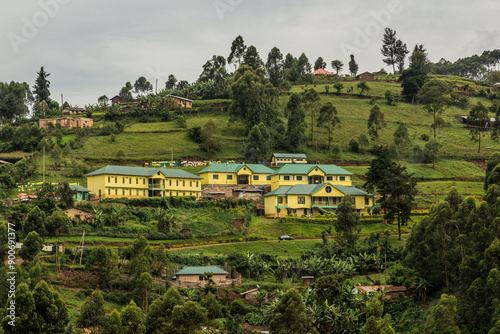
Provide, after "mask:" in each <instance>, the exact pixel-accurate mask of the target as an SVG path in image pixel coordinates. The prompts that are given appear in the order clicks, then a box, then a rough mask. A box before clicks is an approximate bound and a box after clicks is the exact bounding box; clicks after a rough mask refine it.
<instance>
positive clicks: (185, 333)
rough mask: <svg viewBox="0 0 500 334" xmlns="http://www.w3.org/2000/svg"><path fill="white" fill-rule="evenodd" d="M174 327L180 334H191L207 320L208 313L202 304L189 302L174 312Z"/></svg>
mask: <svg viewBox="0 0 500 334" xmlns="http://www.w3.org/2000/svg"><path fill="white" fill-rule="evenodd" d="M171 319H172V327H171V328H175V329H176V330H177V332H176V333H179V334H191V333H194V330H195V329H197V328H199V327H200V326H201V325H202V324H203V323H204V322H205V321H206V320H207V311H206V310H205V309H204V308H203V307H201V306H200V304H198V303H195V302H192V301H189V302H187V303H185V304H184V305H177V306H175V307H174V308H173V310H172V318H171Z"/></svg>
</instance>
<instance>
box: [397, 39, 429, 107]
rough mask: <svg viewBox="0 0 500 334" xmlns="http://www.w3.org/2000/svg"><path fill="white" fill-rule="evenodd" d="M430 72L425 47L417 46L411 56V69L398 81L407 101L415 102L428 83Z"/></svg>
mask: <svg viewBox="0 0 500 334" xmlns="http://www.w3.org/2000/svg"><path fill="white" fill-rule="evenodd" d="M428 72H429V60H428V58H427V53H426V52H425V49H424V47H423V45H420V46H419V45H415V49H414V50H413V53H412V55H411V56H410V67H409V68H408V69H406V70H404V71H403V72H402V73H401V76H400V77H399V79H398V81H400V82H401V86H402V87H403V96H405V97H406V99H407V100H410V101H411V102H412V103H414V102H415V97H416V96H417V94H418V93H419V91H420V89H421V88H422V86H423V85H424V84H425V82H426V81H427V73H428Z"/></svg>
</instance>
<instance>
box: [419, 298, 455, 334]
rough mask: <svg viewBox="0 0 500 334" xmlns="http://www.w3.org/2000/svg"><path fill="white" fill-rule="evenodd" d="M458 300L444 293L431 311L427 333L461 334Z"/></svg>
mask: <svg viewBox="0 0 500 334" xmlns="http://www.w3.org/2000/svg"><path fill="white" fill-rule="evenodd" d="M457 320H458V319H457V298H456V297H455V296H452V295H447V294H445V293H443V294H442V295H441V298H440V299H439V303H438V304H437V305H436V306H434V307H433V308H432V310H431V311H430V318H429V321H428V322H427V328H426V329H427V331H426V333H436V334H437V333H439V334H460V329H459V328H458V326H457V324H456V321H457Z"/></svg>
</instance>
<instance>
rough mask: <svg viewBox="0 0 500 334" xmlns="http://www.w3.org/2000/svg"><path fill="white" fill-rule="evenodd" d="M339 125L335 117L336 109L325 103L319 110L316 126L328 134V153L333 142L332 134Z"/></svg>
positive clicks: (329, 103) (338, 120)
mask: <svg viewBox="0 0 500 334" xmlns="http://www.w3.org/2000/svg"><path fill="white" fill-rule="evenodd" d="M339 123H340V119H339V118H338V117H337V108H335V107H334V106H333V104H332V103H331V102H327V103H325V104H324V105H323V106H322V107H321V109H320V110H319V117H318V126H319V127H322V128H326V130H327V132H328V151H330V146H331V143H332V140H333V137H332V132H333V130H334V129H335V127H337V125H338V124H339Z"/></svg>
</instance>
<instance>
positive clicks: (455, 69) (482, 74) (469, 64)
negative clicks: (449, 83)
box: [430, 49, 500, 83]
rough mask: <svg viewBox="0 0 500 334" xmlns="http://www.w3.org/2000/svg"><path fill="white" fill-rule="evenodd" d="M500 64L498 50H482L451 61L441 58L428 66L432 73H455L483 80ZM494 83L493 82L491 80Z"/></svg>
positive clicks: (499, 51)
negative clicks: (477, 53) (476, 53)
mask: <svg viewBox="0 0 500 334" xmlns="http://www.w3.org/2000/svg"><path fill="white" fill-rule="evenodd" d="M499 64H500V50H499V49H495V50H492V51H484V52H483V53H482V54H481V55H480V56H478V55H473V56H470V57H465V58H460V59H458V60H457V61H455V62H451V61H449V60H446V59H444V58H441V60H440V61H438V62H437V63H433V64H431V66H430V71H431V73H433V74H442V75H456V76H459V77H464V78H469V79H474V80H483V81H486V80H487V79H488V75H489V74H490V73H491V72H493V71H498V65H499ZM492 83H495V82H492Z"/></svg>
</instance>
